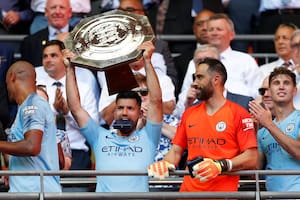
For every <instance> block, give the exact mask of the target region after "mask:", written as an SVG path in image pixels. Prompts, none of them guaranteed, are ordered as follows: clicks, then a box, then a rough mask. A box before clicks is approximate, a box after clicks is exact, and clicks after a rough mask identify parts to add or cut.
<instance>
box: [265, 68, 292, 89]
mask: <svg viewBox="0 0 300 200" xmlns="http://www.w3.org/2000/svg"><path fill="white" fill-rule="evenodd" d="M281 74H282V75H287V76H289V77H291V79H292V82H293V85H294V86H296V75H295V74H294V72H292V71H291V70H289V69H288V68H286V67H276V68H275V69H274V70H273V71H272V72H271V74H270V76H269V85H271V82H272V80H273V79H274V78H275V77H276V76H278V75H281Z"/></svg>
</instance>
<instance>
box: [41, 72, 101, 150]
mask: <svg viewBox="0 0 300 200" xmlns="http://www.w3.org/2000/svg"><path fill="white" fill-rule="evenodd" d="M35 71H36V83H37V84H42V85H45V86H46V89H47V94H48V96H49V104H50V107H51V109H52V111H53V114H54V115H57V114H58V113H57V111H56V110H55V108H54V106H53V103H54V99H55V91H56V86H55V85H53V83H54V82H56V81H59V82H61V83H62V86H61V89H62V93H63V97H64V98H65V99H66V87H65V81H66V78H65V76H64V77H63V78H62V79H60V80H54V79H52V78H51V77H50V76H49V75H48V74H47V73H46V71H45V70H44V67H36V68H35ZM75 74H76V79H77V84H78V90H79V95H80V102H81V105H82V107H83V108H84V109H85V110H86V111H87V112H88V113H89V115H90V116H91V117H92V118H93V119H94V120H95V121H96V122H99V117H98V116H99V114H98V109H97V97H96V96H97V92H95V91H94V90H95V88H96V87H97V86H94V85H93V84H95V83H96V84H97V82H96V79H95V77H94V75H93V74H92V73H91V72H90V71H89V70H87V69H83V68H77V67H76V71H75ZM93 79H94V80H93ZM98 94H99V91H98ZM65 119H66V131H67V133H68V137H69V140H70V146H71V149H77V150H84V151H87V150H88V147H87V145H86V144H85V141H86V140H85V138H84V137H83V135H82V134H81V133H80V131H79V127H78V125H77V123H76V121H75V119H74V118H73V116H72V114H71V112H69V113H68V114H67V115H65Z"/></svg>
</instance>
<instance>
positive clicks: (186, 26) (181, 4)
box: [147, 0, 223, 53]
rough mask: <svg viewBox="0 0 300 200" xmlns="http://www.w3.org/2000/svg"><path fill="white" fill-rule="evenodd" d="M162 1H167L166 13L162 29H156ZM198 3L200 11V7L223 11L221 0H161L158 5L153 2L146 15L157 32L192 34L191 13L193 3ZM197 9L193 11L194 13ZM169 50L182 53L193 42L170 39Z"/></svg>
mask: <svg viewBox="0 0 300 200" xmlns="http://www.w3.org/2000/svg"><path fill="white" fill-rule="evenodd" d="M164 1H169V2H168V3H167V4H168V5H167V8H166V14H165V17H164V18H165V19H164V20H163V21H164V24H163V27H162V30H161V31H160V30H157V29H156V27H157V26H156V25H157V22H158V21H159V20H158V19H159V16H158V15H159V11H160V10H161V8H160V7H161V6H162V5H163V4H164ZM194 3H196V4H197V3H198V6H199V8H198V9H200V10H199V11H201V10H202V9H209V10H212V11H213V12H223V5H222V2H221V0H185V1H182V0H163V1H162V2H161V4H160V5H158V4H154V5H153V6H152V7H150V8H149V9H148V11H147V16H148V17H149V20H150V22H151V24H152V25H153V27H155V28H154V29H155V30H156V32H157V34H173V35H177V34H192V33H193V31H192V27H193V20H194V19H193V16H192V15H191V13H192V10H194V8H193V6H194V5H193V4H194ZM199 11H195V12H196V14H197V12H199ZM169 45H170V50H171V52H172V53H183V52H185V51H186V50H188V49H190V48H191V45H193V42H176V41H172V42H170V43H169Z"/></svg>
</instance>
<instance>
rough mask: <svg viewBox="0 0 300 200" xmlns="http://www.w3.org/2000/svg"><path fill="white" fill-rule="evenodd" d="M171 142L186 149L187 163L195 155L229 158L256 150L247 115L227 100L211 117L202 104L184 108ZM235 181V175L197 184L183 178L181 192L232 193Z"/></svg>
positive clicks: (194, 181)
mask: <svg viewBox="0 0 300 200" xmlns="http://www.w3.org/2000/svg"><path fill="white" fill-rule="evenodd" d="M172 143H173V144H177V145H179V146H181V147H182V148H183V149H185V148H188V158H187V160H192V159H193V158H196V157H198V156H202V157H204V158H211V159H215V160H217V159H231V158H233V157H235V156H237V155H239V154H240V153H242V152H243V151H244V150H246V149H248V148H253V147H257V141H256V134H255V131H254V125H253V121H252V119H251V116H250V114H249V113H248V112H247V111H246V110H245V109H244V108H243V107H241V106H240V105H238V104H236V103H233V102H231V101H229V100H226V103H225V104H224V105H223V106H222V107H221V108H220V109H219V110H218V111H217V112H216V113H214V114H213V115H211V116H209V115H208V114H207V112H206V104H205V102H202V103H201V104H199V105H196V106H193V107H190V108H188V109H187V110H186V111H185V113H184V114H183V116H182V119H181V123H180V125H179V127H178V128H177V132H176V135H175V137H174V139H173V141H172ZM238 181H239V176H224V175H220V176H218V177H216V178H214V179H212V180H210V181H208V182H204V183H201V182H200V181H199V180H198V179H196V178H191V177H190V176H185V177H184V181H183V183H182V185H181V191H236V190H237V187H238Z"/></svg>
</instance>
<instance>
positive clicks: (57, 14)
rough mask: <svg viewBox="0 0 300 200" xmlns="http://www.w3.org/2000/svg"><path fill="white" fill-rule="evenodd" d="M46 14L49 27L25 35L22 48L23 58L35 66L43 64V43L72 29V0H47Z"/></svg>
mask: <svg viewBox="0 0 300 200" xmlns="http://www.w3.org/2000/svg"><path fill="white" fill-rule="evenodd" d="M45 16H46V18H47V20H48V27H47V28H45V29H42V30H40V31H38V32H37V33H35V34H33V35H29V36H27V37H25V38H24V40H23V42H22V44H21V49H20V51H21V57H22V60H26V61H28V62H30V63H31V64H32V65H33V66H35V67H36V66H41V65H42V53H43V45H45V44H46V42H47V41H48V40H52V39H55V38H56V36H57V34H59V33H62V32H69V31H70V29H71V28H70V27H69V19H70V18H71V16H72V8H71V5H70V1H69V0H61V1H55V0H47V2H46V8H45Z"/></svg>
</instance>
